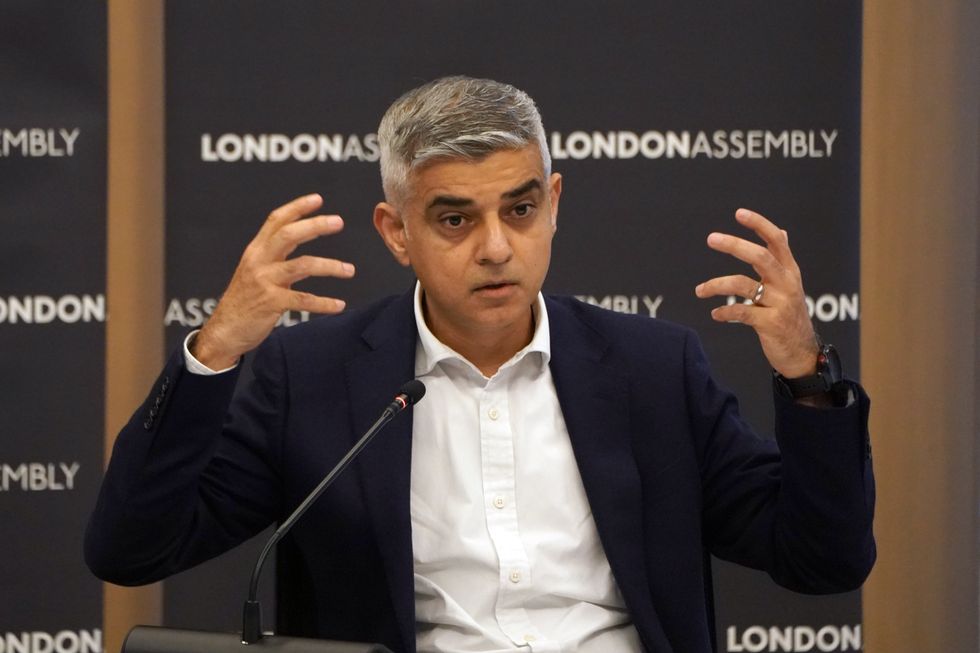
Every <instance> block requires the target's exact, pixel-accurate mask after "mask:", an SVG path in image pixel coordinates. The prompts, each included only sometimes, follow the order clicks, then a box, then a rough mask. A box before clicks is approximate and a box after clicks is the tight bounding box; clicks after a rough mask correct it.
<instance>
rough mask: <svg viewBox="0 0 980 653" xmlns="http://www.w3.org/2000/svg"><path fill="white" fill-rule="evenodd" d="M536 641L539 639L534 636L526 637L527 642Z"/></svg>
mask: <svg viewBox="0 0 980 653" xmlns="http://www.w3.org/2000/svg"><path fill="white" fill-rule="evenodd" d="M536 639H537V637H535V636H534V635H525V636H524V641H525V642H533V641H534V640H536Z"/></svg>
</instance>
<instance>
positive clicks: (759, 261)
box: [708, 232, 783, 280]
mask: <svg viewBox="0 0 980 653" xmlns="http://www.w3.org/2000/svg"><path fill="white" fill-rule="evenodd" d="M708 247H710V248H711V249H713V250H715V251H718V252H723V253H725V254H730V255H731V256H734V257H735V258H737V259H738V260H740V261H743V262H745V263H748V264H749V265H751V266H752V269H753V270H755V271H756V272H757V273H758V274H759V276H761V277H762V278H763V279H766V280H769V279H773V278H777V277H778V276H779V275H780V274H781V273H782V271H783V266H782V264H781V263H780V262H779V261H777V260H776V257H775V256H773V254H772V252H770V251H769V250H768V249H766V248H765V247H763V246H762V245H759V244H757V243H750V242H749V241H747V240H745V239H744V238H738V237H737V236H730V235H728V234H721V233H718V232H714V233H711V234H709V235H708Z"/></svg>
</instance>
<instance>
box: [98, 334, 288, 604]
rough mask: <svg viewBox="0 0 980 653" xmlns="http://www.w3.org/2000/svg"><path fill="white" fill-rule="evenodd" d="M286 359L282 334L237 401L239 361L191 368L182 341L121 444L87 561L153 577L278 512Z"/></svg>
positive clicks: (106, 569) (196, 559)
mask: <svg viewBox="0 0 980 653" xmlns="http://www.w3.org/2000/svg"><path fill="white" fill-rule="evenodd" d="M282 360H283V358H282V355H281V352H280V351H279V349H278V346H277V342H276V339H275V337H274V336H273V337H272V338H269V339H268V340H267V341H266V343H265V344H264V345H263V346H262V347H261V348H260V349H259V351H258V353H257V354H256V357H255V360H254V362H253V365H252V371H253V373H254V379H252V380H251V381H250V382H248V383H247V384H246V387H245V389H244V392H241V393H240V396H239V397H237V398H236V399H235V400H234V405H232V401H233V400H232V397H233V395H234V394H235V386H236V383H237V380H238V377H239V369H238V368H236V369H235V370H233V371H230V372H226V373H223V374H219V375H216V376H201V375H196V374H192V373H191V372H189V371H188V370H187V369H186V368H185V366H184V359H183V351H182V350H181V349H178V350H177V351H175V352H174V353H173V354H172V355H171V356H170V358H169V359H168V361H167V363H166V366H165V367H164V369H163V372H162V373H161V374H160V376H159V377H158V378H157V380H156V382H155V383H154V384H153V388H152V391H151V393H150V395H149V396H148V397H147V399H146V400H145V401H144V402H143V404H142V406H140V408H139V409H138V410H137V411H136V412H135V414H134V415H133V416H132V418H130V420H129V422H128V423H127V424H126V426H125V427H123V429H122V431H121V432H120V433H119V436H118V437H117V439H116V443H115V446H114V447H113V452H112V457H111V459H110V462H109V465H108V469H107V470H106V474H105V478H104V480H103V483H102V488H101V491H100V493H99V498H98V501H97V503H96V506H95V509H94V511H93V513H92V516H91V517H90V519H89V523H88V527H87V529H86V533H85V560H86V563H87V564H88V566H89V568H90V569H91V570H92V572H93V573H94V574H95V575H96V576H98V577H100V578H102V579H103V580H106V581H109V582H113V583H117V584H121V585H141V584H145V583H151V582H154V581H157V580H160V579H162V578H164V577H166V576H169V575H171V574H174V573H177V572H179V571H182V570H184V569H187V568H189V567H192V566H194V565H196V564H199V563H201V562H204V561H205V560H208V559H210V558H212V557H214V556H217V555H219V554H221V553H223V552H224V551H226V550H228V549H230V548H232V547H233V546H235V545H236V544H238V543H240V542H242V541H244V540H246V539H248V538H249V537H251V536H252V535H254V534H256V533H258V532H260V531H261V530H262V529H264V528H265V527H266V526H268V525H269V524H270V523H272V522H273V521H274V520H275V519H276V518H277V516H278V510H279V506H280V484H279V482H278V457H279V451H278V442H279V435H280V431H281V429H282V424H283V423H284V416H285V410H286V406H285V405H284V403H285V402H284V397H285V396H286V389H285V387H284V384H285V374H284V369H283V363H282ZM239 367H240V366H239Z"/></svg>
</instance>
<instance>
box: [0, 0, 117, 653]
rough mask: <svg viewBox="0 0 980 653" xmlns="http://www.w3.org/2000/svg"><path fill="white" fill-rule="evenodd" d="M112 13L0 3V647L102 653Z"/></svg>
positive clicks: (79, 5) (38, 652) (95, 4)
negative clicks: (96, 515) (97, 548)
mask: <svg viewBox="0 0 980 653" xmlns="http://www.w3.org/2000/svg"><path fill="white" fill-rule="evenodd" d="M105 215H106V7H105V2H102V1H92V0H89V1H84V2H72V3H62V2H53V1H51V2H38V1H33V2H27V1H23V2H20V1H14V2H4V3H3V5H2V6H0V233H2V234H3V235H2V237H0V342H2V345H0V379H2V381H0V388H2V391H0V515H2V524H3V526H2V533H3V536H2V542H0V651H4V652H11V651H29V652H30V653H47V652H51V651H57V652H58V653H100V652H101V651H102V584H101V583H100V582H99V581H98V580H97V579H96V578H94V577H93V576H92V575H91V574H90V573H89V571H88V569H87V568H86V567H85V564H84V562H83V561H82V533H83V531H84V528H85V521H86V519H87V517H88V514H89V512H90V511H91V508H92V505H93V504H94V502H95V494H96V492H97V491H98V486H99V481H100V479H101V476H102V448H103V447H102V442H103V430H104V427H103V422H104V417H103V396H104V378H105V376H104V368H105V324H104V323H105V320H106V317H107V316H106V301H105V239H106V230H105Z"/></svg>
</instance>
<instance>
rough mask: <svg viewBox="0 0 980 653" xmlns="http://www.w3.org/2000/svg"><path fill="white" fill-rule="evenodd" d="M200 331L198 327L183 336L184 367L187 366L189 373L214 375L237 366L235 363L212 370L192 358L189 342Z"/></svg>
mask: <svg viewBox="0 0 980 653" xmlns="http://www.w3.org/2000/svg"><path fill="white" fill-rule="evenodd" d="M200 331H201V330H200V329H196V330H195V331H191V332H190V333H188V334H187V337H186V338H184V367H186V368H187V371H188V372H190V373H191V374H199V375H200V376H214V375H215V374H223V373H224V372H230V371H231V370H233V369H235V368H236V367H238V363H235V364H234V365H232V366H231V367H226V368H225V369H223V370H212V369H211V368H210V367H208V366H207V365H205V364H204V363H202V362H201V361H199V360H197V359H196V358H194V354H192V353H191V349H190V344H191V342H192V341H193V339H194V337H195V336H196V335H197V334H198V333H199V332H200Z"/></svg>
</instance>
